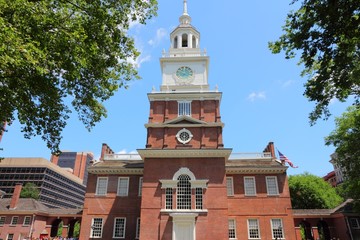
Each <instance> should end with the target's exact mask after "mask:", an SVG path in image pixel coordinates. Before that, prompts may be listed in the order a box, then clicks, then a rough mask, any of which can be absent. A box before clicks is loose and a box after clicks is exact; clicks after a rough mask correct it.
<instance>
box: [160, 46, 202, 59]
mask: <svg viewBox="0 0 360 240" xmlns="http://www.w3.org/2000/svg"><path fill="white" fill-rule="evenodd" d="M199 56H200V57H204V56H207V52H206V50H204V51H201V50H199V49H194V50H192V49H191V48H179V49H176V50H175V49H172V50H171V52H166V51H165V50H164V51H163V52H162V57H164V58H166V57H199Z"/></svg>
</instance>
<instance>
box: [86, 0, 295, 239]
mask: <svg viewBox="0 0 360 240" xmlns="http://www.w3.org/2000/svg"><path fill="white" fill-rule="evenodd" d="M191 22H192V19H191V17H190V15H189V14H188V4H187V1H186V0H184V1H183V13H182V15H181V16H180V18H179V25H178V26H177V27H176V28H175V29H174V30H173V31H172V32H171V34H170V42H171V43H170V48H169V50H168V51H164V52H163V53H162V57H161V58H160V67H161V73H162V74H161V78H162V81H161V86H160V88H159V90H158V91H157V90H155V89H153V90H152V92H150V93H148V99H149V102H150V114H149V117H148V122H147V123H146V124H145V127H146V130H147V136H146V144H145V147H144V148H142V149H138V150H137V151H138V154H135V155H134V154H123V155H121V154H114V152H113V151H112V150H111V148H110V147H109V146H107V145H106V144H103V147H102V154H101V159H100V161H99V162H97V163H95V164H93V165H92V166H91V167H90V168H89V169H88V172H89V180H88V187H87V193H86V200H85V205H84V214H83V222H82V229H81V236H82V237H84V238H83V239H89V238H98V239H113V238H120V239H141V240H160V239H161V240H195V239H196V240H212V239H214V240H222V239H295V235H294V225H293V219H292V216H291V210H290V209H291V202H290V194H289V188H288V183H287V176H286V170H287V167H285V166H284V165H283V164H282V163H281V162H280V161H279V160H278V159H276V156H275V151H274V144H273V143H269V144H268V145H267V146H266V148H265V150H264V151H262V152H259V153H251V154H245V153H238V154H235V153H232V149H231V148H226V147H225V146H224V142H223V128H224V123H223V122H222V121H221V114H220V104H221V97H222V93H221V92H219V90H218V88H217V87H213V89H211V88H210V86H209V83H208V73H209V56H207V53H206V51H204V50H202V49H201V48H200V32H199V31H198V30H197V29H196V28H195V27H193V26H192V25H191ZM244 137H246V136H244Z"/></svg>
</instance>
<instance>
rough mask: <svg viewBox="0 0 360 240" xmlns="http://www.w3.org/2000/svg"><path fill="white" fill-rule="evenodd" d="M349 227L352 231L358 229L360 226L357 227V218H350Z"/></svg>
mask: <svg viewBox="0 0 360 240" xmlns="http://www.w3.org/2000/svg"><path fill="white" fill-rule="evenodd" d="M350 226H351V228H353V229H359V228H360V225H359V219H357V218H350Z"/></svg>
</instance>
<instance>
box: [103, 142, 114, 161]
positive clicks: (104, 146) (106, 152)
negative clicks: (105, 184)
mask: <svg viewBox="0 0 360 240" xmlns="http://www.w3.org/2000/svg"><path fill="white" fill-rule="evenodd" d="M114 153H115V152H114V151H113V150H112V149H111V148H110V147H109V146H108V145H107V144H106V143H103V144H102V147H101V156H100V160H101V161H103V160H104V156H105V155H107V154H114Z"/></svg>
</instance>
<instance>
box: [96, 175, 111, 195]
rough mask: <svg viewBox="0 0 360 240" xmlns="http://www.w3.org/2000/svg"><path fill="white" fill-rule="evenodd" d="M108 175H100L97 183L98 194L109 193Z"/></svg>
mask: <svg viewBox="0 0 360 240" xmlns="http://www.w3.org/2000/svg"><path fill="white" fill-rule="evenodd" d="M107 184H108V178H107V177H98V179H97V184H96V195H100V196H104V195H106V193H107Z"/></svg>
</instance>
